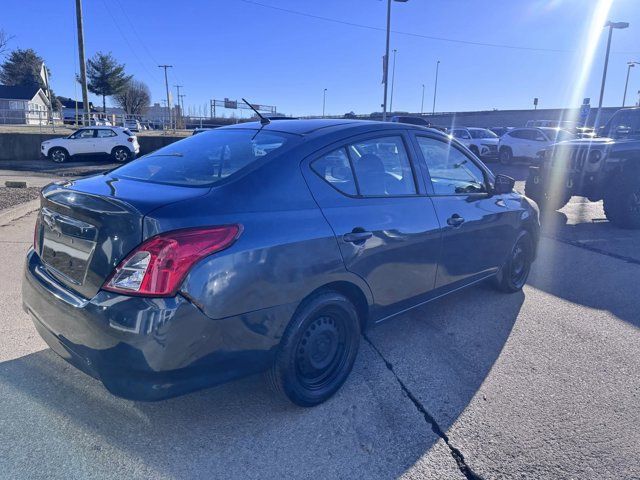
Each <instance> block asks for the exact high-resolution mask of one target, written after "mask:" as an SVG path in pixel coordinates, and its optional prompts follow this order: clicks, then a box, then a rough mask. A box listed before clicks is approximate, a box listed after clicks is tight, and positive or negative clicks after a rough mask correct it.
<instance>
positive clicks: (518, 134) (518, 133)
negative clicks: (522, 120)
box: [508, 130, 528, 140]
mask: <svg viewBox="0 0 640 480" xmlns="http://www.w3.org/2000/svg"><path fill="white" fill-rule="evenodd" d="M508 135H509V136H511V137H513V138H517V139H519V140H524V139H526V138H528V137H527V131H526V130H514V131H513V132H510V133H509V134H508Z"/></svg>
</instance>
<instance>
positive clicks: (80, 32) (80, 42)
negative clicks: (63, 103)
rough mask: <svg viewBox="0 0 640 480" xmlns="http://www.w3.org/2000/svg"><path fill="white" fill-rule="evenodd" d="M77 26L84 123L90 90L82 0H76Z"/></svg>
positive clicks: (83, 122) (87, 110)
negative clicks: (85, 55) (88, 86)
mask: <svg viewBox="0 0 640 480" xmlns="http://www.w3.org/2000/svg"><path fill="white" fill-rule="evenodd" d="M76 26H77V28H78V56H79V60H80V83H81V84H82V102H83V103H84V114H83V115H82V124H83V125H86V123H85V122H86V121H87V120H88V119H89V114H90V113H91V112H90V110H89V90H88V89H87V65H86V63H85V60H84V29H83V28H82V0H76Z"/></svg>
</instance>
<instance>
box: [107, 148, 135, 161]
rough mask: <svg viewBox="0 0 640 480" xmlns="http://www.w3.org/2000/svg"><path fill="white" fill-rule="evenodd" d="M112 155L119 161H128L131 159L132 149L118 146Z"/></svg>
mask: <svg viewBox="0 0 640 480" xmlns="http://www.w3.org/2000/svg"><path fill="white" fill-rule="evenodd" d="M111 157H112V158H113V159H114V160H115V161H116V162H118V163H126V162H128V161H129V160H130V159H131V151H130V150H129V149H128V148H127V147H116V148H114V149H113V151H112V152H111Z"/></svg>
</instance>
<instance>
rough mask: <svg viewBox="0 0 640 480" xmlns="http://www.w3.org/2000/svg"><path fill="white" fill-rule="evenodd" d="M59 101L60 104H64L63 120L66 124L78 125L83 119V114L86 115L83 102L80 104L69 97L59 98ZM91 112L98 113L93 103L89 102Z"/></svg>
mask: <svg viewBox="0 0 640 480" xmlns="http://www.w3.org/2000/svg"><path fill="white" fill-rule="evenodd" d="M58 100H60V103H61V104H62V118H63V120H64V122H65V123H72V124H73V123H78V122H79V120H81V119H82V114H83V113H84V103H83V102H78V101H76V100H74V99H73V98H67V97H58ZM89 111H90V112H95V111H96V109H95V108H94V107H93V103H91V102H89ZM76 115H77V118H76Z"/></svg>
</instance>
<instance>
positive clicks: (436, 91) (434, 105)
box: [431, 60, 440, 115]
mask: <svg viewBox="0 0 640 480" xmlns="http://www.w3.org/2000/svg"><path fill="white" fill-rule="evenodd" d="M439 69H440V60H438V62H437V63H436V84H435V86H434V87H433V110H431V115H435V113H436V95H437V94H438V70H439Z"/></svg>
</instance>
